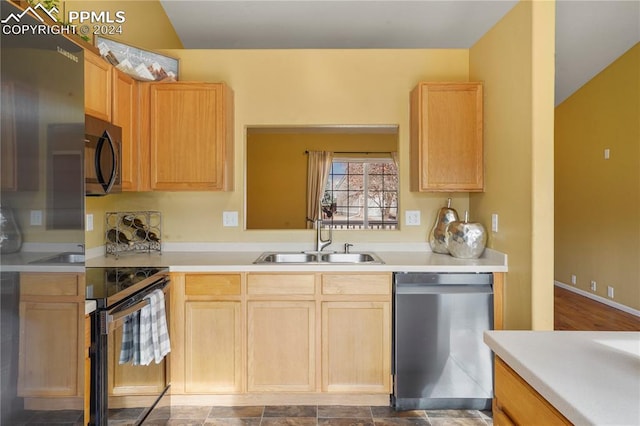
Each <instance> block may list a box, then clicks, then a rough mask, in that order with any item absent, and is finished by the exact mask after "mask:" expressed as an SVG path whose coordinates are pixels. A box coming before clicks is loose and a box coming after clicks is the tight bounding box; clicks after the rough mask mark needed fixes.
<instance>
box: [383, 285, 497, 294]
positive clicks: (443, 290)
mask: <svg viewBox="0 0 640 426" xmlns="http://www.w3.org/2000/svg"><path fill="white" fill-rule="evenodd" d="M395 292H396V294H493V286H491V285H488V284H487V285H476V284H469V285H465V284H461V285H430V284H399V285H396V291H395Z"/></svg>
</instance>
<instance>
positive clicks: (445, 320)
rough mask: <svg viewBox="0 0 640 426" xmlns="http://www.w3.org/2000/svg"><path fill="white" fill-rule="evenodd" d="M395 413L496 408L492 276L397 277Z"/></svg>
mask: <svg viewBox="0 0 640 426" xmlns="http://www.w3.org/2000/svg"><path fill="white" fill-rule="evenodd" d="M393 312H394V314H393V321H394V324H393V375H394V390H393V395H392V397H391V403H392V406H393V408H394V409H396V410H413V409H474V410H485V409H489V408H491V399H492V398H493V355H492V353H491V350H490V349H489V347H488V346H486V345H485V344H484V342H483V341H482V333H483V332H484V331H485V330H490V329H492V328H493V274H491V273H412V272H407V273H394V298H393Z"/></svg>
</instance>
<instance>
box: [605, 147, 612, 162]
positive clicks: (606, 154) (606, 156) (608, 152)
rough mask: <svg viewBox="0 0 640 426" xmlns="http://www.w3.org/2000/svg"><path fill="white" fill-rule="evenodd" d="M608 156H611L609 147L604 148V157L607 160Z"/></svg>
mask: <svg viewBox="0 0 640 426" xmlns="http://www.w3.org/2000/svg"><path fill="white" fill-rule="evenodd" d="M609 157H611V151H610V150H609V148H605V150H604V159H605V160H608V159H609Z"/></svg>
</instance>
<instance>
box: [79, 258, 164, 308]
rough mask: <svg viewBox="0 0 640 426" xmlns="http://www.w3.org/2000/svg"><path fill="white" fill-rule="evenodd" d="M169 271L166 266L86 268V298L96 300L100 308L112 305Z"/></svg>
mask: <svg viewBox="0 0 640 426" xmlns="http://www.w3.org/2000/svg"><path fill="white" fill-rule="evenodd" d="M168 272H169V268H166V267H116V268H95V267H89V268H86V275H85V279H86V293H85V296H86V299H88V300H96V301H97V304H98V308H104V307H108V306H112V305H113V304H115V303H117V302H119V301H121V300H122V299H123V298H125V297H127V296H129V295H131V294H133V293H136V292H138V291H140V290H143V289H144V288H145V287H147V286H149V285H151V284H153V283H154V282H155V281H157V280H159V279H162V278H164V276H166V275H167V274H168Z"/></svg>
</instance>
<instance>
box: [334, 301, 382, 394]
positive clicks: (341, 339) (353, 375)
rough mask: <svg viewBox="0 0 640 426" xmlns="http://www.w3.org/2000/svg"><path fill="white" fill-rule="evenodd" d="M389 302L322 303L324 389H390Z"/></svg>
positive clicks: (356, 390) (373, 390)
mask: <svg viewBox="0 0 640 426" xmlns="http://www.w3.org/2000/svg"><path fill="white" fill-rule="evenodd" d="M390 309H391V307H390V303H389V302H323V303H322V365H323V369H322V373H323V380H322V390H323V391H325V392H366V393H376V392H387V393H388V392H389V390H390V384H389V383H390V374H391V372H390V367H391V359H390V358H391V336H390V334H391V333H390V326H389V324H391V314H390Z"/></svg>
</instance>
